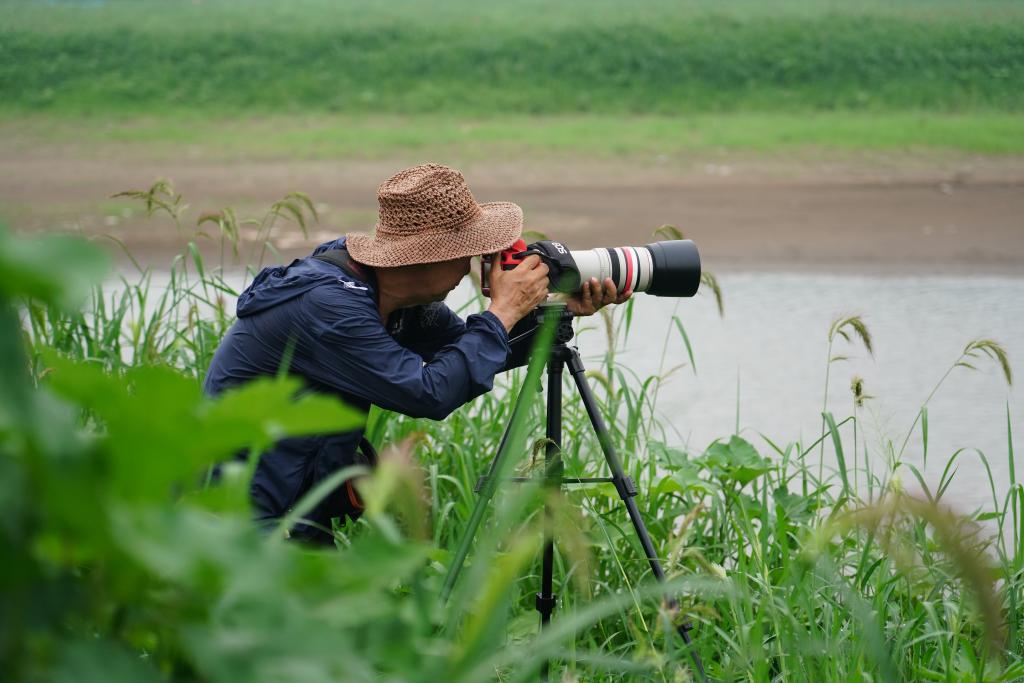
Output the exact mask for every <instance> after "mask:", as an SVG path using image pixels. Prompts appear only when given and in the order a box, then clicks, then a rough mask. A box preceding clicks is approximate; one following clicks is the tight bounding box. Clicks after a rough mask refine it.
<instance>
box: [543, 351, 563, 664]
mask: <svg viewBox="0 0 1024 683" xmlns="http://www.w3.org/2000/svg"><path fill="white" fill-rule="evenodd" d="M563 365H564V363H563V361H562V360H561V359H559V358H551V359H550V360H549V361H548V392H547V426H546V430H545V436H547V439H548V443H547V446H545V449H544V468H545V477H544V479H545V486H546V487H547V488H548V492H549V494H550V492H551V491H554V490H556V489H557V488H559V487H560V486H561V485H562V454H561V447H562V368H563ZM552 526H553V524H552V518H551V506H550V503H548V502H545V503H544V556H543V560H542V561H541V587H540V592H539V593H537V603H536V604H537V611H538V612H540V625H541V628H545V627H546V626H547V625H548V623H550V621H551V613H552V612H553V611H554V610H555V603H556V601H557V600H558V596H556V595H555V593H554V569H555V567H554V565H555V542H554V535H553V528H552ZM550 667H551V662H550V661H549V660H544V663H543V664H542V665H541V670H540V679H541V680H542V681H547V680H548V677H549V675H550Z"/></svg>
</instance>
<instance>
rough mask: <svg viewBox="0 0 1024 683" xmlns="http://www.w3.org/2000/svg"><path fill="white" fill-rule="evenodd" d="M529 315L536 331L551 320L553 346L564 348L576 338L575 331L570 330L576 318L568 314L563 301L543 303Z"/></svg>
mask: <svg viewBox="0 0 1024 683" xmlns="http://www.w3.org/2000/svg"><path fill="white" fill-rule="evenodd" d="M530 315H531V316H533V321H534V322H535V323H536V325H537V328H538V329H539V328H540V327H541V326H542V325H544V324H545V323H549V321H551V320H554V321H555V322H554V323H553V324H554V325H555V338H554V346H565V345H566V344H568V343H569V342H570V341H572V338H573V337H574V336H576V331H575V330H573V329H572V319H573V318H575V317H576V316H575V315H574V314H572V313H570V312H569V309H568V308H567V307H566V305H565V302H563V301H545V302H544V303H542V304H541V305H540V306H537V308H535V309H533V311H531V312H530ZM549 324H550V323H549Z"/></svg>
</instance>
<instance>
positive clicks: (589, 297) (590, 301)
mask: <svg viewBox="0 0 1024 683" xmlns="http://www.w3.org/2000/svg"><path fill="white" fill-rule="evenodd" d="M592 282H596V280H594V279H593V278H591V279H590V280H588V281H587V282H584V283H583V305H584V306H585V307H586V308H590V307H591V306H593V305H594V295H593V293H592V292H591V289H592V287H591V283H592Z"/></svg>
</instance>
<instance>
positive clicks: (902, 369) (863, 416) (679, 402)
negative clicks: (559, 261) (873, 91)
mask: <svg viewBox="0 0 1024 683" xmlns="http://www.w3.org/2000/svg"><path fill="white" fill-rule="evenodd" d="M719 281H720V283H721V286H722V289H723V290H724V294H725V315H724V317H720V316H719V314H718V311H717V309H716V307H715V305H714V303H713V299H712V298H711V297H710V296H704V295H703V294H701V295H698V296H697V297H695V298H694V299H687V300H679V301H674V300H670V299H659V298H656V297H648V296H645V295H639V297H638V301H637V303H636V304H635V310H634V319H633V324H632V332H631V334H630V336H629V338H628V339H627V342H626V345H625V347H624V349H622V350H621V351H620V353H619V356H618V358H619V362H621V363H623V364H625V365H626V366H628V367H630V368H631V369H633V370H635V371H636V372H637V373H639V374H640V376H641V377H646V376H648V375H649V374H653V373H657V372H658V371H659V368H660V367H662V362H661V355H662V349H663V348H664V345H665V339H666V333H668V337H669V341H668V351H667V353H666V358H667V360H666V361H665V362H664V366H663V367H666V368H667V367H672V366H673V365H675V364H677V363H683V362H687V363H688V357H687V354H686V350H685V347H684V345H683V342H682V339H681V337H680V335H679V334H678V333H677V332H675V331H674V330H672V329H670V326H673V327H674V325H673V323H672V322H671V318H672V316H673V315H674V314H675V315H678V316H679V318H680V319H681V320H682V322H683V323H684V325H685V328H686V330H687V332H688V334H689V337H690V341H691V343H692V347H693V353H694V360H695V365H696V373H694V372H693V371H692V370H691V369H690V368H687V369H685V370H684V371H681V372H677V373H676V374H675V375H674V376H673V377H672V378H671V380H670V382H669V383H668V384H666V385H665V386H664V387H663V389H662V390H661V393H660V395H659V398H658V406H659V412H660V413H661V415H662V416H663V418H664V420H665V421H666V423H667V424H669V425H671V426H672V427H673V428H674V429H675V430H676V431H677V432H678V435H677V438H678V439H679V440H680V442H683V443H687V444H688V445H689V446H690V447H691V448H692V449H693V450H695V451H696V452H700V451H701V450H702V449H703V448H704V447H705V446H706V445H707V444H708V443H710V442H711V441H712V440H714V439H715V438H720V437H727V436H728V435H729V434H732V433H733V432H734V431H735V429H736V425H737V424H738V425H739V430H740V433H741V435H743V436H744V437H745V438H746V439H748V440H749V441H751V442H752V443H753V444H755V446H757V448H758V449H759V450H760V451H761V452H762V453H763V454H765V455H769V454H771V452H772V450H771V448H770V447H769V446H768V444H767V443H766V442H765V441H764V439H763V438H762V436H761V435H764V436H767V437H768V438H770V439H771V440H772V441H774V442H775V443H776V444H779V445H783V446H784V445H785V444H787V443H789V442H792V441H796V440H801V441H802V442H803V443H804V444H810V443H811V442H813V441H814V440H815V439H816V438H817V437H818V436H819V435H820V433H821V431H820V430H821V412H822V403H823V400H824V383H825V370H826V359H827V355H828V330H829V326H830V324H831V323H832V321H833V320H834V319H836V317H837V316H839V315H850V314H858V315H861V316H862V317H863V319H864V321H865V323H866V325H867V327H868V329H869V331H870V333H871V337H872V342H873V347H874V354H870V353H868V352H867V350H866V349H865V348H864V346H863V344H861V342H860V341H859V340H856V339H855V340H854V341H853V342H851V343H848V342H846V341H845V340H842V339H838V340H837V342H836V344H835V346H834V348H833V352H832V353H833V355H834V356H835V355H842V356H848V360H843V361H836V362H834V363H833V364H832V366H831V377H830V382H829V392H828V408H829V410H830V411H832V412H833V413H834V415H835V416H836V419H837V421H839V420H841V419H842V418H844V417H846V416H849V415H851V414H852V412H853V395H852V392H851V390H850V383H851V379H852V378H853V376H855V375H856V376H859V377H861V378H863V380H864V391H865V393H867V394H868V395H870V396H872V397H873V398H871V399H868V400H867V401H865V402H864V406H863V408H860V409H858V414H859V419H860V434H859V440H860V445H861V450H860V455H859V458H860V461H861V462H862V463H863V459H864V450H863V447H864V446H865V445H866V446H867V450H868V454H869V457H870V458H871V461H872V467H884V464H885V462H886V456H885V453H887V452H888V449H887V448H886V447H885V444H886V442H887V441H892V442H894V444H895V448H896V449H897V450H899V447H900V445H901V444H902V442H903V438H904V437H905V435H906V434H907V432H908V430H909V429H910V427H911V425H912V424H913V422H914V419H915V416H916V415H917V412H918V410H919V408H920V406H921V405H922V403H923V402H924V401H925V399H926V398H927V396H928V394H929V393H930V392H931V390H932V389H933V387H934V386H935V385H936V383H937V382H938V381H939V380H940V379H941V377H942V376H943V374H944V373H945V372H946V370H947V369H948V368H949V367H950V366H951V365H952V364H953V363H954V362H955V361H956V360H957V358H958V357H959V356H960V354H961V352H962V351H963V349H964V347H965V346H966V345H967V343H968V342H970V341H972V340H975V339H981V338H986V339H994V340H997V341H998V342H1000V343H1001V344H1002V345H1003V347H1004V348H1005V349H1006V351H1007V353H1008V354H1009V359H1010V366H1011V369H1012V370H1013V371H1014V375H1015V378H1016V379H1017V380H1018V383H1017V384H1016V385H1015V386H1012V387H1008V386H1007V383H1006V380H1005V379H1004V376H1003V373H1002V371H1001V369H1000V368H999V366H998V365H997V363H995V362H994V361H993V360H991V359H989V358H984V357H983V358H977V359H974V360H972V361H971V363H972V364H973V365H975V366H976V367H977V370H976V371H972V370H969V369H967V368H962V367H961V368H957V369H956V370H955V371H953V372H952V373H950V375H949V377H948V378H947V379H946V380H945V382H944V383H943V385H942V387H941V388H940V389H939V391H938V392H937V393H936V394H935V396H934V397H933V398H932V400H931V401H930V402H929V404H928V458H927V467H925V462H924V457H923V456H924V453H923V444H922V438H921V430H920V427H918V428H917V429H916V431H915V433H914V435H913V436H911V438H910V441H909V443H908V445H907V448H906V450H905V452H904V456H903V461H904V462H907V463H912V464H914V465H916V466H917V467H918V468H919V469H923V471H924V473H925V479H926V480H927V481H928V482H929V486H931V487H932V490H934V485H935V482H937V481H938V479H939V477H940V476H941V473H942V468H943V467H944V466H945V464H946V462H947V461H948V459H949V458H950V457H951V456H952V455H953V453H954V452H955V451H956V450H957V449H960V448H968V449H977V451H980V452H982V453H984V454H985V456H986V457H987V458H988V461H989V464H990V465H991V468H992V474H993V480H994V482H995V488H996V495H997V496H998V497H999V500H1000V505H1002V497H1003V496H1004V495H1005V492H1006V490H1007V488H1008V486H1009V472H1010V460H1009V457H1010V455H1009V448H1008V440H1007V410H1008V409H1009V416H1010V423H1011V425H1012V426H1013V431H1014V436H1015V437H1016V439H1017V440H1018V441H1020V439H1021V436H1022V434H1024V429H1022V428H1024V418H1022V415H1021V410H1022V408H1024V393H1022V389H1021V388H1020V385H1019V381H1021V380H1024V279H1017V278H1012V277H962V276H956V277H940V276H908V277H896V276H878V275H871V276H850V275H828V274H798V273H792V272H788V273H787V272H756V273H752V272H735V273H725V274H721V275H720V276H719ZM579 347H580V351H581V353H582V354H583V355H584V358H587V357H588V356H589V357H593V356H594V355H595V354H599V353H600V352H602V351H603V349H604V348H605V341H604V335H603V333H599V332H597V331H595V332H584V333H583V334H582V335H580V337H579ZM595 363H596V361H594V362H592V363H591V365H595ZM595 367H596V366H595ZM851 426H852V424H848V425H847V426H846V427H843V428H842V429H841V432H842V433H843V435H844V448H845V449H847V450H849V449H851V447H852V435H851V432H850V431H849V427H851ZM824 450H825V464H826V467H834V463H835V457H834V451H833V450H832V446H831V443H826V446H825V449H824ZM977 451H975V450H971V451H970V452H969V453H964V454H963V455H962V456H960V459H959V466H958V471H957V473H956V478H955V480H954V484H953V485H952V486H951V487H950V489H949V491H948V492H947V494H946V496H945V498H944V500H945V502H946V503H948V504H950V505H953V506H954V507H955V508H957V509H959V510H961V511H963V512H968V511H971V510H974V509H975V508H977V507H979V506H980V507H984V508H985V509H991V508H992V498H993V495H992V491H991V487H990V485H989V478H988V476H987V474H986V473H985V470H984V467H983V465H982V464H981V462H980V460H979V458H978V456H977V454H976V453H977ZM814 452H815V453H816V452H817V449H815V451H814ZM1022 454H1024V447H1019V448H1018V450H1017V454H1016V457H1015V465H1016V472H1017V478H1018V481H1019V480H1020V478H1021V477H1022V476H1024V456H1022ZM809 457H810V456H809ZM849 457H850V456H849V453H847V458H849ZM901 481H902V482H903V483H904V485H905V486H906V488H907V489H909V490H915V489H918V488H919V486H918V485H917V483H916V481H915V480H914V479H913V477H912V474H911V473H910V472H909V471H906V470H904V471H903V472H902V473H901Z"/></svg>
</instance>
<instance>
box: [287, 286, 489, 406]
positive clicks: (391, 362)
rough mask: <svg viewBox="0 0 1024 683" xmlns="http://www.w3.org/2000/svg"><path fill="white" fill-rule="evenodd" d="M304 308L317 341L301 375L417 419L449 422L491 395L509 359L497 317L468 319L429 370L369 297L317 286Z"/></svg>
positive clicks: (298, 361)
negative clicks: (468, 405)
mask: <svg viewBox="0 0 1024 683" xmlns="http://www.w3.org/2000/svg"><path fill="white" fill-rule="evenodd" d="M304 308H305V309H306V320H305V325H304V327H305V329H306V331H307V332H308V333H309V334H310V336H311V339H310V345H309V349H308V352H305V353H302V354H296V358H295V367H296V370H298V371H299V372H301V373H302V374H305V375H307V376H308V377H310V378H311V379H313V380H314V381H316V382H318V383H320V384H323V385H325V386H328V387H331V388H333V389H336V390H338V391H341V392H347V393H350V394H354V395H356V396H359V397H361V398H364V399H365V400H367V401H369V402H371V403H373V404H376V405H378V406H380V407H382V408H386V409H388V410H394V411H396V412H400V413H404V414H406V415H410V416H412V417H428V418H432V419H443V418H444V417H446V416H447V415H448V414H449V413H451V412H452V411H453V410H455V409H456V408H458V407H459V406H461V405H462V404H464V403H466V402H468V401H470V400H472V399H473V398H476V397H477V396H479V395H480V394H483V393H485V392H487V391H490V389H491V387H492V386H493V382H494V375H495V373H497V372H499V371H501V370H502V369H503V368H504V367H505V364H506V362H507V360H508V356H509V347H508V336H507V334H506V332H505V328H504V326H503V325H502V324H501V322H499V321H498V319H497V317H495V316H494V315H493V314H490V313H481V314H477V315H471V316H469V318H468V319H467V320H466V321H465V323H463V326H464V329H463V331H462V333H461V334H459V335H458V336H457V337H455V338H453V339H451V340H450V341H449V342H448V343H447V344H445V345H443V346H441V347H440V348H439V349H437V351H436V353H434V354H433V355H432V356H431V358H430V361H429V362H427V363H426V364H424V358H423V357H422V356H420V355H419V354H417V353H415V352H413V351H411V350H409V349H407V348H406V347H404V346H402V345H401V344H399V343H398V342H397V341H395V339H394V338H392V337H391V335H389V334H388V332H387V330H386V329H385V327H384V325H383V323H382V322H381V320H380V317H379V311H378V309H377V307H376V305H375V304H374V303H373V301H372V299H370V297H369V295H368V294H367V293H365V292H361V291H353V290H339V289H338V288H335V287H318V288H316V289H315V290H313V291H311V292H310V293H309V294H308V295H307V296H306V298H305V301H304ZM453 317H455V316H454V314H453ZM460 322H461V321H460ZM300 356H301V357H300Z"/></svg>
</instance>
